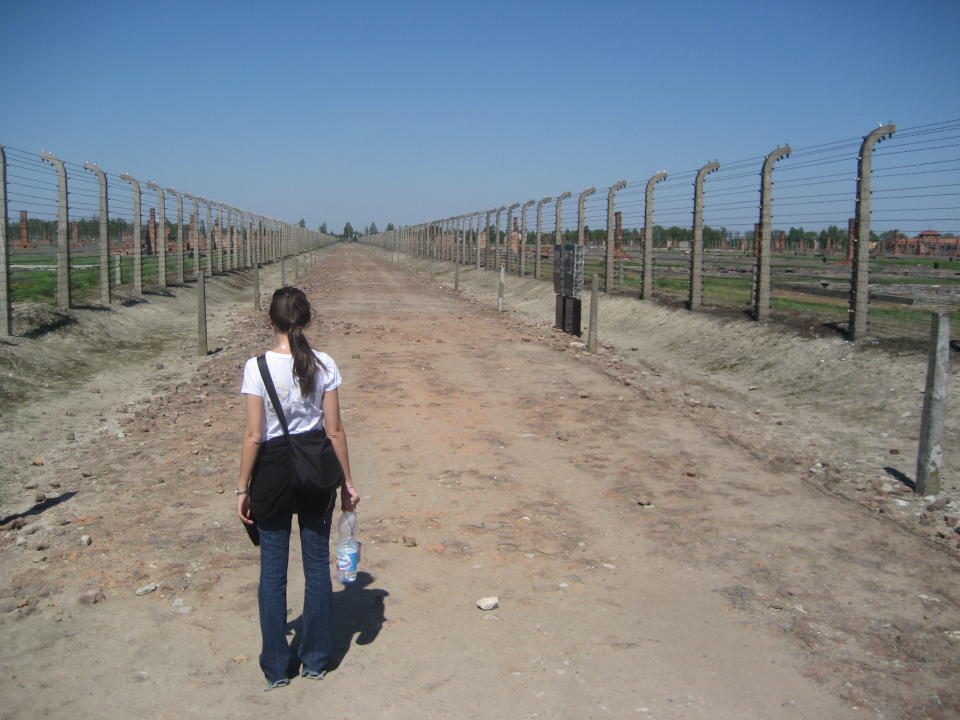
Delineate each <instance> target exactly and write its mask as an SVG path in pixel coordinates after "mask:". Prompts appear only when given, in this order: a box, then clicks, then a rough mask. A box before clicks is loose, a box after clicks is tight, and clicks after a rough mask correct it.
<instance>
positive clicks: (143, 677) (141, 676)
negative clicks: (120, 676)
mask: <svg viewBox="0 0 960 720" xmlns="http://www.w3.org/2000/svg"><path fill="white" fill-rule="evenodd" d="M149 679H150V676H149V675H148V674H147V673H145V672H144V671H143V670H139V671H138V672H135V673H134V674H133V681H134V682H146V681H147V680H149Z"/></svg>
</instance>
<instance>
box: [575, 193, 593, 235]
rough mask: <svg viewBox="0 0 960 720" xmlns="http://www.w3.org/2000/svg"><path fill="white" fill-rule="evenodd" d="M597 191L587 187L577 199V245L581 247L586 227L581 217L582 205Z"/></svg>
mask: <svg viewBox="0 0 960 720" xmlns="http://www.w3.org/2000/svg"><path fill="white" fill-rule="evenodd" d="M596 191H597V189H596V188H595V187H592V186H591V187H588V188H587V189H586V190H584V191H583V192H582V193H580V197H579V198H577V245H583V241H584V230H585V227H586V222H585V220H584V216H583V204H584V202H586V200H587V196H588V195H593V194H594V193H595V192H596Z"/></svg>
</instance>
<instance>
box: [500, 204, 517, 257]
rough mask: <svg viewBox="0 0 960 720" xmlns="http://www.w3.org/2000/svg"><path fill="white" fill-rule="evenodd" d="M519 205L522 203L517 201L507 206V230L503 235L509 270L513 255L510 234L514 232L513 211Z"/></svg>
mask: <svg viewBox="0 0 960 720" xmlns="http://www.w3.org/2000/svg"><path fill="white" fill-rule="evenodd" d="M518 207H520V203H518V202H517V203H513V205H510V206H509V207H508V208H507V232H506V234H505V235H504V236H503V262H504V265H506V266H507V270H508V271H509V269H510V257H511V256H512V255H513V252H512V250H511V245H512V243H511V242H510V235H511V233H513V211H514V210H516V209H517V208H518Z"/></svg>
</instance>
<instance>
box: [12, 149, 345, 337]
mask: <svg viewBox="0 0 960 720" xmlns="http://www.w3.org/2000/svg"><path fill="white" fill-rule="evenodd" d="M0 220H2V222H0V336H4V337H11V336H14V335H15V334H17V333H18V332H19V333H23V332H25V331H26V330H27V329H28V328H27V327H26V325H25V322H26V321H24V323H20V319H21V317H20V316H21V314H26V313H25V312H22V311H26V310H27V309H29V308H30V307H33V306H36V305H38V304H40V305H51V304H52V305H56V306H57V307H59V308H64V309H66V308H84V307H90V306H97V305H100V306H109V305H110V304H111V303H116V302H126V303H130V302H136V301H137V300H141V299H143V298H144V296H145V295H150V294H157V293H167V292H169V290H168V289H169V288H176V287H183V286H186V285H192V284H194V283H196V282H197V281H198V280H199V279H200V278H201V273H202V276H203V277H206V278H208V277H213V276H215V275H224V274H229V273H234V272H235V271H249V270H250V269H257V268H259V266H260V265H262V264H266V263H275V262H279V263H280V264H281V267H284V260H285V259H286V258H288V257H291V256H295V255H298V254H301V253H305V252H309V251H312V250H316V249H318V248H320V247H324V246H326V245H330V244H331V243H334V242H336V238H335V237H333V236H331V235H328V234H325V233H319V232H315V231H311V230H308V229H306V228H303V227H300V226H299V225H295V224H292V223H287V222H284V221H281V220H278V219H276V218H272V217H268V216H266V215H263V214H261V213H258V212H254V211H250V210H244V209H240V208H237V207H234V206H232V205H228V204H226V203H222V202H218V201H215V200H210V199H208V198H205V197H203V196H201V195H199V194H192V193H188V192H184V191H181V190H178V189H175V188H171V187H167V186H164V185H161V184H159V183H156V182H153V181H150V180H141V179H138V178H134V177H132V176H130V175H128V174H120V175H118V174H115V173H112V172H109V171H105V170H103V169H101V168H99V167H98V166H97V165H96V164H93V163H84V164H78V163H75V162H70V161H65V160H61V159H60V158H58V157H56V156H54V155H52V154H50V153H46V152H40V153H35V152H29V151H26V150H23V149H19V148H12V147H5V146H3V145H0ZM284 269H285V268H284ZM251 275H252V277H253V280H252V282H253V284H254V288H255V290H256V292H257V295H258V296H259V288H258V287H257V285H258V275H259V273H258V272H254V273H252V274H251ZM285 279H286V278H285V273H284V272H281V282H283V281H285ZM257 301H259V297H258V298H257ZM18 325H21V327H18ZM31 329H32V328H31Z"/></svg>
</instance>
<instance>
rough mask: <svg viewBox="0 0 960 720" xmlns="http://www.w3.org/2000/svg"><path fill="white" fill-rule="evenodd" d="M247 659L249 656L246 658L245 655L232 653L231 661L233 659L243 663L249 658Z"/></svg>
mask: <svg viewBox="0 0 960 720" xmlns="http://www.w3.org/2000/svg"><path fill="white" fill-rule="evenodd" d="M249 659H250V658H248V657H247V656H246V655H234V656H233V661H234V662H235V663H245V662H247V660H249Z"/></svg>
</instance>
